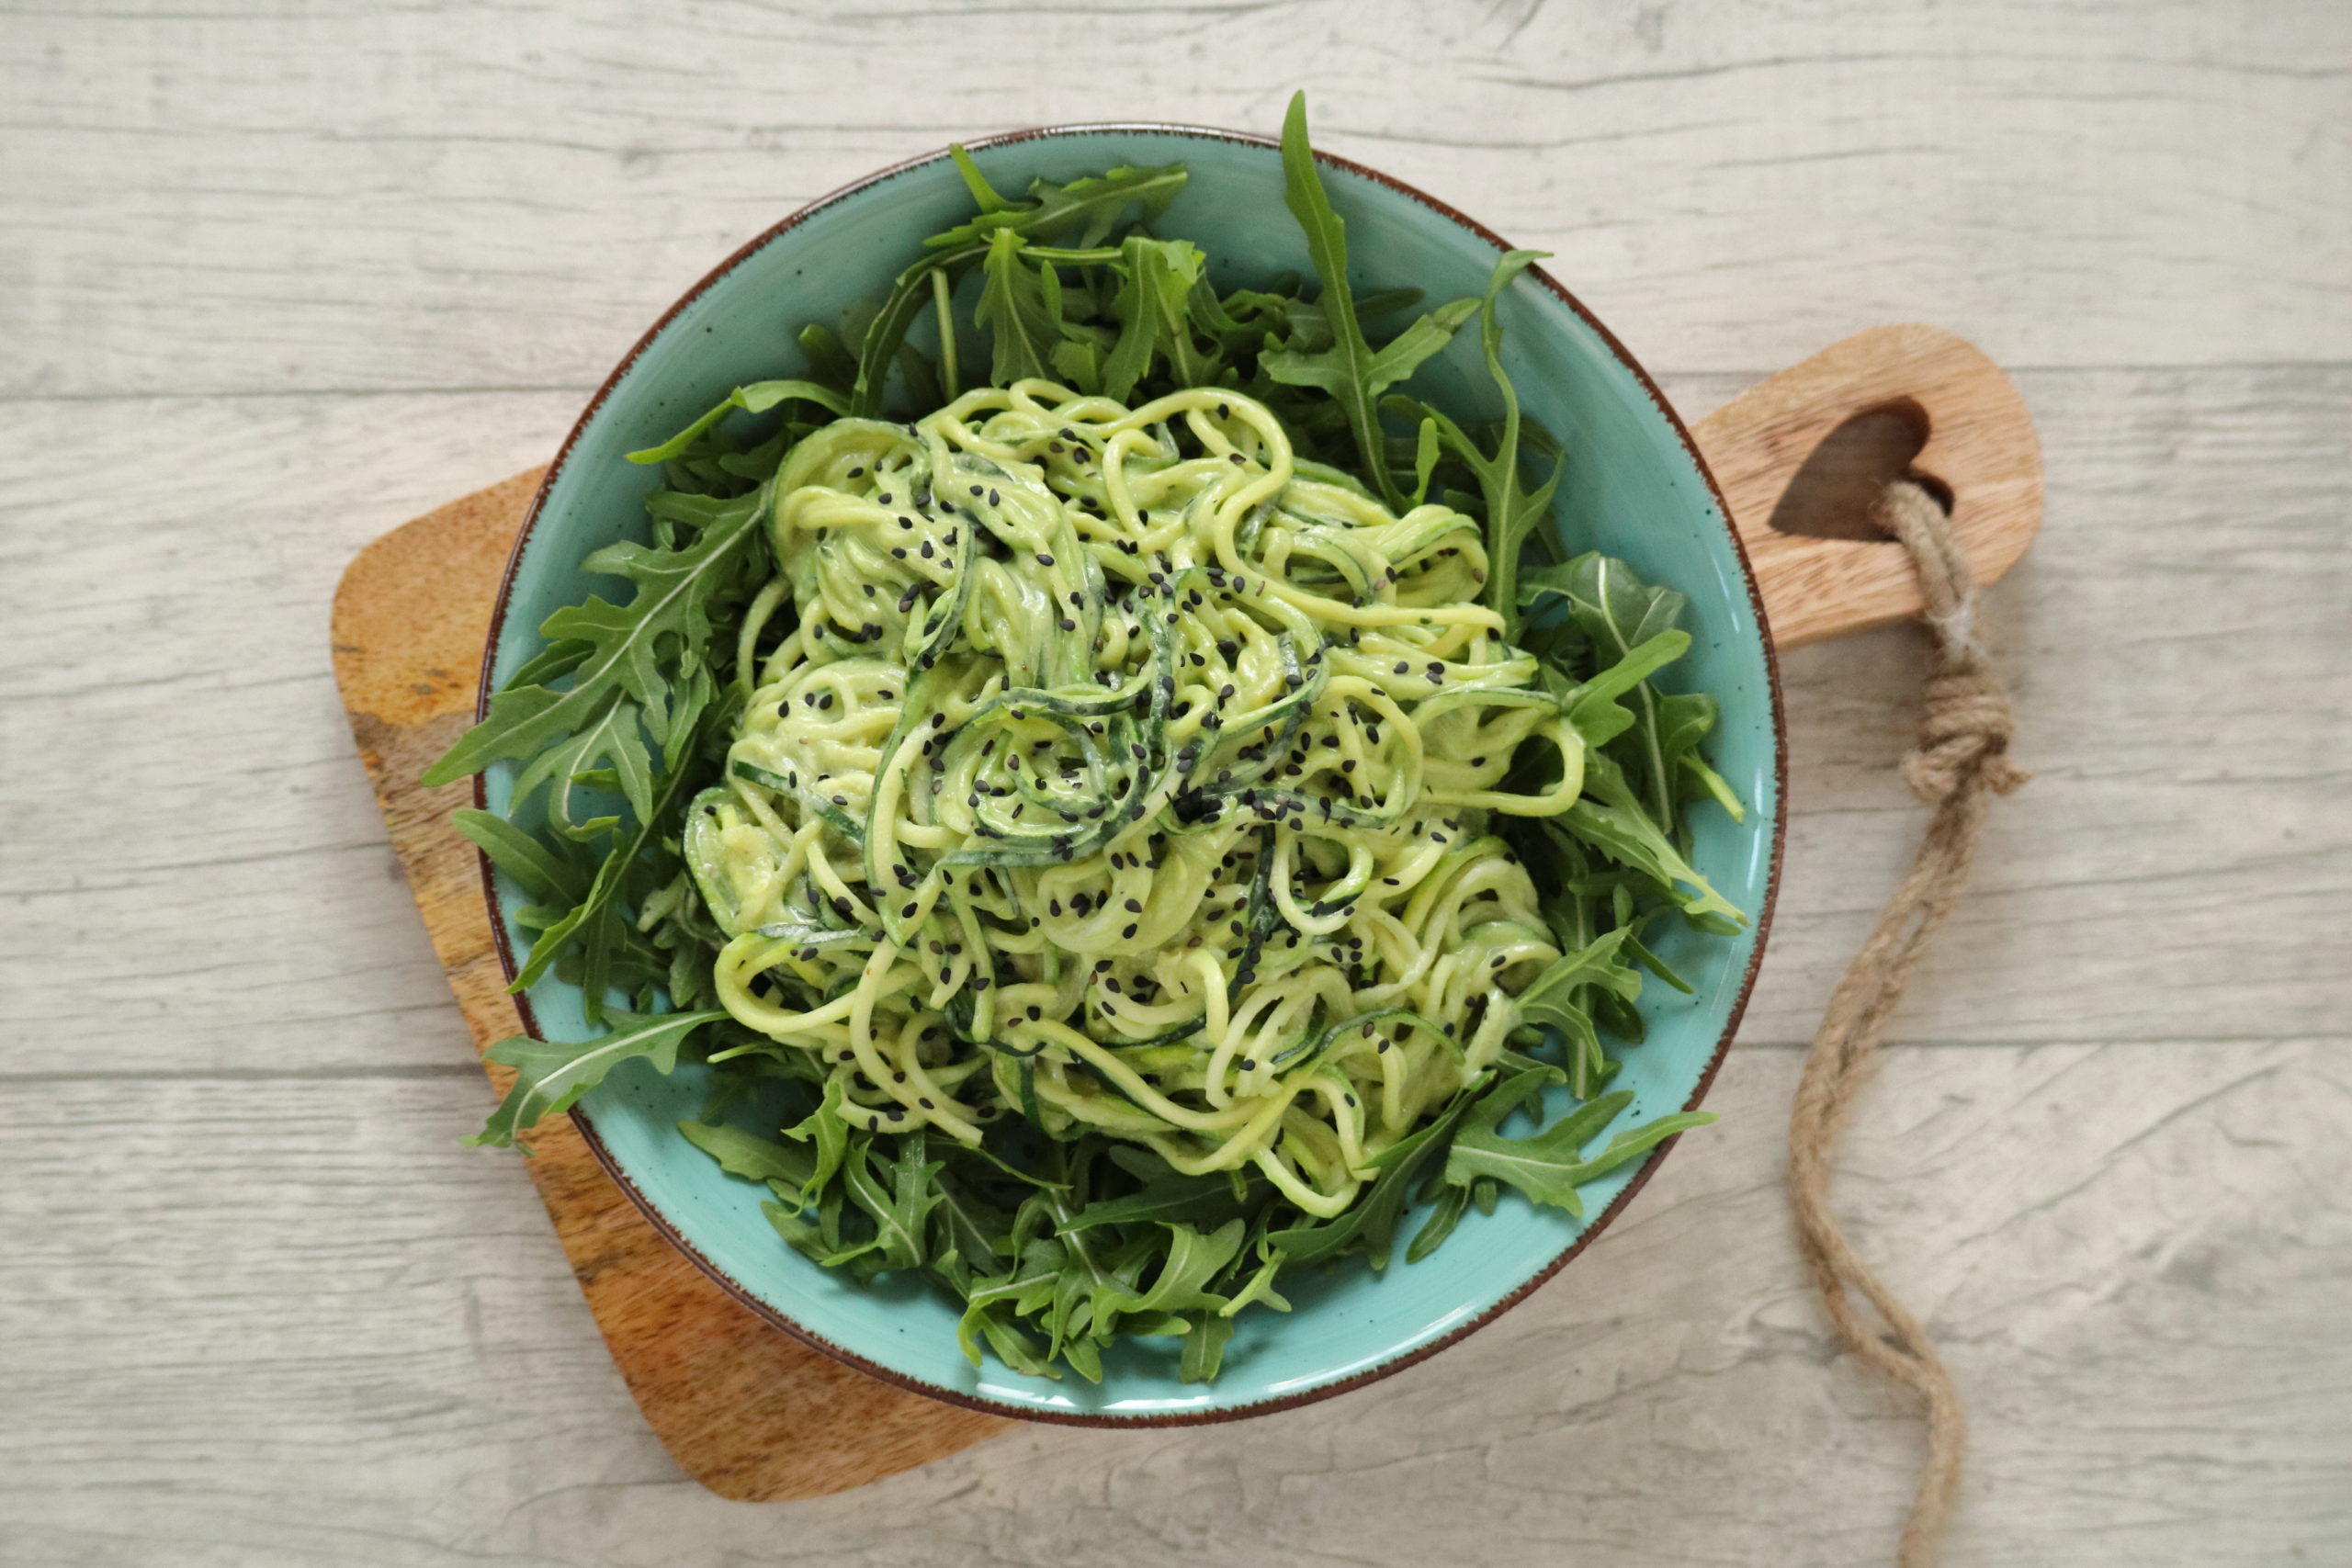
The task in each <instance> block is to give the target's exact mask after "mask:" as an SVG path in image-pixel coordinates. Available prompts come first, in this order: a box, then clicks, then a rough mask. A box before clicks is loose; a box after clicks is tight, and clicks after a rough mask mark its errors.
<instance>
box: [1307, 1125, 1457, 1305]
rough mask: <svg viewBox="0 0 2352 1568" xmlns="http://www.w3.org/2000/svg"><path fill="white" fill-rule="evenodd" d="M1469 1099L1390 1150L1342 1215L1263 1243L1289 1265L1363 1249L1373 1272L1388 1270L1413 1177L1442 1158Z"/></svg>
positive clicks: (1420, 1128) (1399, 1140)
mask: <svg viewBox="0 0 2352 1568" xmlns="http://www.w3.org/2000/svg"><path fill="white" fill-rule="evenodd" d="M1470 1105H1471V1096H1470V1094H1469V1093H1468V1092H1467V1091H1465V1092H1464V1093H1462V1094H1459V1095H1456V1096H1455V1097H1454V1100H1453V1104H1452V1105H1450V1106H1448V1107H1447V1108H1446V1109H1445V1110H1444V1111H1441V1112H1440V1113H1439V1114H1438V1115H1437V1116H1436V1117H1435V1118H1434V1119H1433V1120H1431V1121H1430V1122H1425V1123H1423V1124H1422V1125H1421V1126H1420V1127H1419V1129H1417V1130H1416V1131H1414V1132H1411V1133H1408V1134H1406V1135H1405V1136H1404V1137H1402V1138H1399V1139H1397V1142H1396V1143H1394V1144H1392V1145H1389V1147H1388V1148H1387V1150H1386V1151H1385V1154H1384V1155H1383V1161H1384V1163H1383V1164H1382V1165H1381V1168H1380V1174H1379V1175H1378V1176H1376V1177H1374V1179H1373V1182H1372V1186H1371V1188H1370V1189H1369V1190H1366V1191H1363V1192H1360V1193H1358V1194H1357V1195H1356V1201H1355V1202H1354V1203H1353V1204H1351V1205H1350V1206H1349V1207H1348V1208H1347V1209H1346V1210H1345V1211H1344V1212H1342V1213H1340V1214H1338V1215H1335V1216H1334V1217H1332V1218H1330V1219H1328V1220H1321V1221H1313V1220H1310V1221H1308V1222H1307V1223H1306V1224H1298V1225H1293V1226H1291V1227H1290V1228H1289V1229H1287V1230H1279V1231H1274V1232H1272V1234H1270V1235H1268V1236H1267V1237H1266V1240H1267V1241H1268V1242H1269V1243H1270V1244H1271V1245H1272V1246H1274V1247H1280V1248H1281V1249H1282V1251H1283V1255H1284V1256H1285V1257H1286V1258H1289V1259H1290V1261H1291V1262H1293V1263H1300V1264H1306V1263H1320V1262H1322V1261H1323V1260H1325V1259H1326V1258H1337V1257H1339V1256H1340V1254H1342V1253H1344V1252H1348V1251H1351V1250H1353V1249H1355V1248H1358V1247H1361V1248H1362V1249H1363V1253H1364V1256H1365V1258H1367V1259H1368V1260H1369V1261H1370V1263H1371V1265H1372V1267H1373V1268H1374V1269H1385V1268H1386V1267H1387V1266H1388V1249H1389V1247H1390V1245H1391V1244H1392V1243H1393V1242H1394V1240H1395V1238H1396V1235H1397V1224H1398V1222H1399V1221H1400V1220H1401V1219H1402V1218H1403V1215H1404V1213H1405V1201H1406V1199H1407V1197H1408V1195H1409V1194H1410V1192H1411V1190H1412V1185H1413V1174H1414V1172H1416V1171H1418V1170H1419V1169H1420V1168H1421V1167H1422V1166H1423V1165H1424V1164H1425V1163H1427V1161H1428V1160H1429V1158H1430V1156H1432V1155H1435V1154H1439V1153H1442V1151H1443V1150H1444V1148H1445V1147H1446V1144H1447V1141H1448V1140H1449V1139H1451V1138H1452V1137H1453V1129H1454V1127H1455V1126H1456V1125H1457V1124H1458V1123H1459V1122H1461V1120H1462V1118H1463V1116H1464V1114H1465V1113H1466V1112H1467V1111H1469V1109H1470Z"/></svg>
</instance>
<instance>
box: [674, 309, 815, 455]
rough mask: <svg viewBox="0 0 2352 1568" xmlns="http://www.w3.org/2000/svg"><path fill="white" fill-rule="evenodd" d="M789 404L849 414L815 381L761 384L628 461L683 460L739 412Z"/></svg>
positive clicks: (732, 396) (741, 391) (730, 396)
mask: <svg viewBox="0 0 2352 1568" xmlns="http://www.w3.org/2000/svg"><path fill="white" fill-rule="evenodd" d="M824 341H826V342H828V343H830V342H831V334H830V333H828V334H827V335H826V338H825V340H824ZM786 402H804V403H814V404H816V405H817V406H818V407H819V408H820V409H823V410H824V411H825V412H827V413H830V414H832V415H835V416H836V417H838V416H840V415H842V414H845V413H847V412H849V403H848V400H846V399H844V398H842V395H841V394H840V393H839V392H836V391H834V390H833V389H831V388H830V387H823V386H820V385H818V384H817V383H816V382H814V381H758V382H754V383H753V384H752V385H751V386H748V387H738V388H736V389H734V390H733V391H732V392H729V394H728V395H727V399H726V400H725V401H724V402H721V403H720V404H719V405H718V407H717V408H715V409H713V410H711V411H710V412H708V413H707V414H705V415H703V416H702V417H701V418H700V419H697V420H695V422H694V423H692V424H689V425H688V426H686V427H685V428H684V430H681V431H680V432H678V434H675V435H673V436H672V437H670V439H669V440H667V441H664V442H663V443H662V445H661V446H648V447H646V448H645V449H644V450H643V451H639V452H631V453H630V454H629V455H628V460H629V461H630V462H632V463H666V462H668V461H669V460H670V459H671V458H673V457H684V455H685V454H686V453H687V452H689V451H691V450H692V449H693V447H694V445H695V442H697V441H699V440H701V439H702V437H703V434H704V433H705V432H707V431H708V430H709V429H710V428H711V426H713V425H715V424H717V423H718V422H719V421H720V420H722V419H725V418H726V417H727V416H728V415H729V414H730V413H732V412H735V411H736V410H737V409H741V410H742V411H743V412H746V413H765V412H768V411H769V410H770V409H772V408H775V407H776V406H777V405H779V404H782V403H786Z"/></svg>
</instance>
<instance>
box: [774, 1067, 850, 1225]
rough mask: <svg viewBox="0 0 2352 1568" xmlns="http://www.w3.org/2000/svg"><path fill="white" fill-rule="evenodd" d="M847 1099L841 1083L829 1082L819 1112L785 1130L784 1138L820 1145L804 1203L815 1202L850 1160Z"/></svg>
mask: <svg viewBox="0 0 2352 1568" xmlns="http://www.w3.org/2000/svg"><path fill="white" fill-rule="evenodd" d="M847 1098H848V1096H847V1093H846V1092H845V1091H844V1090H843V1089H842V1081H841V1079H839V1078H828V1079H826V1080H825V1092H824V1098H823V1099H822V1100H820V1101H819V1103H818V1106H817V1109H816V1110H814V1111H810V1112H809V1114H808V1115H807V1116H806V1117H805V1118H803V1119H802V1120H801V1121H800V1122H797V1124H795V1125H793V1126H790V1127H786V1129H785V1130H784V1135H785V1136H786V1137H787V1138H790V1139H791V1140H792V1141H793V1142H795V1143H814V1144H815V1145H817V1148H816V1163H815V1164H814V1166H813V1167H812V1168H810V1170H809V1175H808V1178H807V1179H806V1180H805V1181H804V1182H803V1183H802V1185H801V1190H800V1199H801V1201H802V1202H804V1203H806V1202H808V1201H810V1200H811V1199H813V1198H815V1197H816V1195H817V1194H818V1193H819V1192H820V1191H821V1190H823V1189H824V1187H825V1185H826V1183H828V1182H830V1181H831V1180H832V1179H833V1177H834V1174H835V1173H836V1172H838V1171H839V1170H840V1169H841V1168H842V1161H843V1160H845V1159H847V1158H848V1157H849V1134H850V1125H849V1122H848V1119H847V1118H845V1117H843V1116H842V1104H843V1103H844V1102H845V1101H846V1100H847Z"/></svg>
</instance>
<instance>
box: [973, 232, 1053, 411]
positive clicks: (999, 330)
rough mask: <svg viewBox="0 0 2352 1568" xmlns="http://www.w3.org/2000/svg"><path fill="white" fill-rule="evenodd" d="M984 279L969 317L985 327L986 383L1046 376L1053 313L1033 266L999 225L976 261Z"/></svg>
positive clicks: (1015, 237) (1001, 383)
mask: <svg viewBox="0 0 2352 1568" xmlns="http://www.w3.org/2000/svg"><path fill="white" fill-rule="evenodd" d="M980 273H981V276H982V277H983V278H984V279H985V280H986V281H985V283H984V284H983V286H982V288H981V289H980V302H979V305H978V309H976V310H974V312H973V315H974V318H975V319H976V320H978V321H979V322H980V324H981V325H982V326H985V327H987V328H988V329H989V333H990V334H991V336H990V342H991V343H992V344H993V345H994V357H993V358H992V359H991V360H990V362H989V384H990V385H992V386H998V387H1010V386H1011V385H1012V383H1013V382H1015V381H1020V380H1024V379H1026V378H1030V377H1033V376H1046V375H1049V374H1051V370H1052V366H1051V361H1052V357H1053V352H1054V348H1055V345H1056V344H1057V343H1058V341H1059V339H1060V335H1061V334H1060V333H1059V332H1057V330H1056V327H1055V314H1054V312H1052V311H1050V310H1047V309H1046V299H1045V293H1044V287H1043V285H1042V283H1041V282H1040V281H1039V276H1038V272H1037V269H1036V268H1035V267H1034V266H1032V265H1030V264H1029V262H1028V260H1027V258H1026V257H1025V256H1024V255H1023V254H1022V246H1021V236H1020V235H1019V234H1018V233H1016V232H1014V231H1012V230H1011V229H999V230H998V231H996V232H995V233H994V234H993V235H991V236H990V237H989V252H988V254H987V256H986V257H984V258H983V259H982V260H981V262H980Z"/></svg>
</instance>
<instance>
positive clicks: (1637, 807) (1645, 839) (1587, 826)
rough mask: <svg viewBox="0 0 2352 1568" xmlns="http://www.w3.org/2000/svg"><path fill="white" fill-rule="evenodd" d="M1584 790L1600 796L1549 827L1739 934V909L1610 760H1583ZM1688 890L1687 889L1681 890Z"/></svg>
mask: <svg viewBox="0 0 2352 1568" xmlns="http://www.w3.org/2000/svg"><path fill="white" fill-rule="evenodd" d="M1584 776H1585V787H1586V790H1587V793H1588V795H1597V796H1599V797H1600V798H1599V799H1598V800H1594V799H1590V798H1588V799H1584V800H1579V801H1577V803H1576V804H1575V805H1574V806H1571V807H1568V809H1567V810H1566V811H1565V812H1563V813H1562V814H1561V815H1560V816H1558V817H1556V818H1552V819H1551V821H1550V822H1549V823H1547V824H1546V826H1547V827H1556V828H1565V829H1566V830H1567V831H1568V832H1570V833H1573V834H1574V835H1576V837H1577V838H1579V839H1581V840H1584V841H1585V842H1586V843H1589V844H1590V845H1592V846H1593V847H1594V848H1595V849H1597V850H1599V851H1600V852H1601V853H1603V854H1605V855H1607V856H1608V857H1609V858H1610V859H1611V860H1613V861H1615V862H1617V863H1619V864H1621V865H1628V866H1632V867H1633V868H1634V870H1636V871H1639V872H1641V873H1643V874H1645V875H1647V876H1648V877H1649V878H1650V879H1651V880H1652V881H1654V882H1656V883H1657V886H1659V888H1660V889H1661V890H1663V891H1665V892H1666V893H1667V894H1668V897H1672V898H1673V899H1674V901H1675V902H1676V903H1677V904H1678V905H1679V906H1680V907H1681V909H1682V912H1683V913H1684V914H1686V915H1688V916H1690V917H1691V918H1692V919H1704V918H1707V917H1714V918H1717V919H1721V920H1724V921H1729V922H1731V926H1730V929H1731V930H1735V931H1736V930H1738V929H1739V928H1740V926H1742V925H1744V924H1745V923H1746V921H1747V916H1745V915H1744V914H1742V913H1741V912H1740V909H1739V907H1738V906H1737V905H1736V904H1734V903H1732V902H1731V900H1730V899H1728V898H1725V897H1724V896H1723V895H1722V894H1720V893H1718V892H1716V891H1715V889H1714V886H1713V884H1712V883H1710V882H1709V881H1708V880H1707V879H1706V878H1705V877H1704V876H1702V875H1701V874H1699V873H1698V871H1697V870H1696V869H1695V868H1693V867H1692V865H1691V863H1690V862H1689V861H1687V860H1685V859H1684V858H1683V857H1682V852H1681V851H1679V850H1678V849H1676V848H1675V847H1674V844H1673V842H1672V841H1671V840H1668V838H1667V836H1666V833H1665V830H1664V829H1661V828H1659V826H1658V825H1657V821H1656V820H1655V819H1653V818H1651V817H1650V816H1649V814H1648V813H1647V812H1646V811H1645V809H1644V807H1643V806H1642V803H1641V802H1640V801H1638V800H1636V799H1635V798H1634V792H1633V789H1632V787H1631V786H1630V785H1629V784H1626V782H1625V775H1624V773H1623V772H1622V771H1620V770H1619V768H1618V766H1617V764H1616V763H1615V762H1614V761H1611V760H1610V759H1609V757H1608V756H1606V755H1605V754H1603V753H1600V752H1597V751H1596V752H1589V753H1587V754H1586V757H1585V773H1584ZM1684 889H1688V891H1687V892H1686V891H1683V890H1684Z"/></svg>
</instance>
